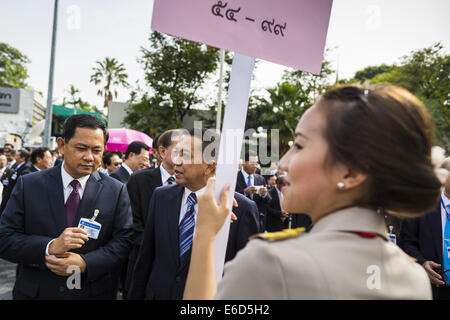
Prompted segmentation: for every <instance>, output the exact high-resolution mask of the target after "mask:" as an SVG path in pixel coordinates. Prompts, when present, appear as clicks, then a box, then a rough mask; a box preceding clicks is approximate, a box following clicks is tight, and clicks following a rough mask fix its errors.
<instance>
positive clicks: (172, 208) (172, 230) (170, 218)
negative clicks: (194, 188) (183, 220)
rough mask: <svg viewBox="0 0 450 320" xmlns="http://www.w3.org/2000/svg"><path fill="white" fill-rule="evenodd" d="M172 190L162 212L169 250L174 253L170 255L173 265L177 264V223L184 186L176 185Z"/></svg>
mask: <svg viewBox="0 0 450 320" xmlns="http://www.w3.org/2000/svg"><path fill="white" fill-rule="evenodd" d="M172 190H173V191H172ZM172 190H171V191H172V192H171V194H170V196H169V197H168V198H167V211H166V212H165V213H163V214H165V216H166V217H167V220H166V221H167V227H168V230H167V234H168V235H169V241H170V246H171V251H172V252H173V253H174V254H173V255H172V256H173V257H174V259H175V265H176V266H179V265H180V245H179V234H178V225H179V221H180V210H181V200H182V198H183V192H184V187H183V186H181V185H177V186H176V187H173V188H172Z"/></svg>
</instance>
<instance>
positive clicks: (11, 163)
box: [6, 160, 16, 169]
mask: <svg viewBox="0 0 450 320" xmlns="http://www.w3.org/2000/svg"><path fill="white" fill-rule="evenodd" d="M15 163H16V160H12V161H9V162H7V163H6V167H7V168H9V169H11V167H12V166H13V165H14V164H15Z"/></svg>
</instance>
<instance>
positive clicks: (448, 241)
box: [441, 199, 450, 285]
mask: <svg viewBox="0 0 450 320" xmlns="http://www.w3.org/2000/svg"><path fill="white" fill-rule="evenodd" d="M441 204H442V207H443V208H444V209H445V213H446V217H447V218H446V219H445V229H444V243H443V249H444V252H443V254H442V270H443V272H444V275H443V278H444V281H445V283H446V284H448V285H450V279H449V278H450V270H449V269H450V204H448V205H447V206H444V201H443V200H442V199H441Z"/></svg>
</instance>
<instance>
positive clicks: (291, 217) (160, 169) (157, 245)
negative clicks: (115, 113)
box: [0, 115, 450, 299]
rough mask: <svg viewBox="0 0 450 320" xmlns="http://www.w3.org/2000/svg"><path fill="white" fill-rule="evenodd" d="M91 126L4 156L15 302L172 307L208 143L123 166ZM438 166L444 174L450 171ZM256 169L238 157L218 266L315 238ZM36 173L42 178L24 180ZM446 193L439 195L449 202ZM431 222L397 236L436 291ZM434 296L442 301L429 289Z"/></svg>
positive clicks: (184, 269) (181, 140)
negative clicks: (251, 249)
mask: <svg viewBox="0 0 450 320" xmlns="http://www.w3.org/2000/svg"><path fill="white" fill-rule="evenodd" d="M89 117H90V116H86V115H80V116H73V117H71V118H72V119H71V118H69V120H68V121H67V122H66V124H65V125H64V129H63V131H64V132H63V137H62V138H59V139H58V147H59V148H58V149H59V150H58V151H59V152H51V150H49V149H47V148H44V147H40V148H35V149H33V150H27V149H20V150H17V151H16V150H14V148H13V146H12V145H11V144H5V146H4V147H3V150H1V153H0V154H1V155H0V173H1V186H2V187H3V191H2V202H1V209H0V258H3V259H6V260H9V261H12V262H15V263H17V264H18V269H17V276H16V285H15V287H14V292H13V297H14V298H15V299H115V298H116V297H117V294H118V292H120V293H121V296H122V299H181V298H182V296H183V290H184V286H185V283H186V278H187V273H188V269H189V268H188V266H189V261H190V249H191V245H192V239H193V234H194V231H195V219H196V213H197V210H198V206H197V200H196V199H197V196H198V195H199V194H201V193H202V192H203V191H204V189H205V186H206V183H207V180H208V179H209V178H210V177H213V176H214V175H215V169H216V163H215V161H209V160H207V159H203V158H202V161H200V162H199V163H196V162H193V161H186V159H191V160H192V157H193V156H194V153H195V152H194V151H195V150H197V151H200V152H202V154H203V152H204V151H205V150H206V149H207V148H208V146H209V145H210V144H211V143H213V142H214V140H212V141H209V142H205V141H203V140H202V139H201V137H200V138H199V137H197V136H196V135H195V134H194V130H187V131H186V130H184V134H181V131H180V130H168V131H165V132H163V133H162V134H160V135H158V136H157V137H155V139H154V141H153V145H152V154H151V155H150V154H149V150H150V146H147V145H146V144H144V143H142V142H139V141H135V142H132V143H131V144H130V145H129V146H128V148H127V150H126V152H125V153H124V154H123V155H122V154H121V153H118V152H105V153H103V152H102V147H103V146H104V145H105V144H106V141H107V133H106V129H105V128H104V125H103V124H102V123H101V122H99V121H98V120H95V119H94V117H92V118H89ZM186 132H188V134H187V133H186ZM205 132H206V131H205V130H204V131H203V134H204V133H205ZM202 136H203V135H202ZM150 157H153V159H152V160H151V159H150ZM443 166H446V167H447V166H448V167H449V168H448V169H449V170H450V161H448V163H446V164H444V165H443ZM258 170H259V167H258V156H257V155H256V154H254V153H252V152H246V153H245V157H244V159H243V161H242V165H241V167H240V168H239V171H238V172H237V182H236V188H235V191H236V192H235V200H236V202H237V206H234V207H233V209H232V210H233V213H234V217H233V219H232V220H233V221H232V223H231V225H230V232H229V238H228V243H227V248H226V257H225V262H227V261H230V260H232V259H233V258H234V257H235V256H236V254H237V252H238V251H239V250H241V249H242V248H243V247H244V246H245V245H246V243H247V241H248V239H249V237H250V236H252V235H253V234H256V233H260V232H266V231H268V232H276V231H280V230H282V229H286V228H297V227H305V228H306V229H307V230H309V229H310V228H311V227H312V225H311V220H310V219H309V217H308V216H307V215H305V214H291V213H288V212H286V211H284V210H283V209H282V208H281V200H282V197H283V195H282V192H281V190H282V189H283V186H285V184H286V182H285V178H284V177H285V173H284V172H281V171H279V170H278V171H276V172H272V174H269V175H266V176H262V175H260V174H259V173H258ZM38 171H44V172H42V173H41V174H31V173H33V172H38ZM111 178H113V179H111ZM449 180H450V179H449ZM448 184H449V183H447V185H446V188H448V190H447V189H446V190H447V191H446V193H443V194H446V195H448V194H450V186H449V185H448ZM0 188H1V187H0ZM447 200H448V199H447ZM436 212H437V213H436V214H435V215H436V217H435V219H434V218H433V219H434V220H433V221H431V218H432V217H433V216H432V215H427V216H424V217H423V218H421V219H422V220H420V219H416V220H414V221H409V222H407V223H406V224H405V223H404V227H403V228H400V227H399V228H398V229H399V230H398V233H397V235H398V237H399V238H400V239H401V240H402V247H403V248H404V250H405V251H406V252H407V253H408V254H410V255H411V256H413V257H415V258H416V259H418V262H419V263H420V264H422V265H423V266H424V268H425V269H426V270H427V272H428V274H429V275H430V279H431V281H432V283H433V284H434V285H438V286H441V288H442V287H444V286H445V284H443V283H442V281H440V279H439V278H438V277H439V274H437V273H436V272H434V270H436V269H439V268H440V264H441V263H442V242H441V241H439V239H440V238H442V233H439V232H441V230H440V228H439V226H441V224H440V223H441V220H440V217H441V215H440V213H441V209H440V207H437V209H436ZM82 222H83V223H84V224H81V223H82ZM400 229H401V230H402V231H401V232H400ZM430 231H431V232H434V234H435V235H436V239H433V241H429V239H428V238H427V237H429V232H430ZM439 235H440V237H439ZM400 239H399V240H400ZM434 240H436V241H434ZM439 244H440V245H441V247H440V248H439ZM439 250H440V253H441V254H440V255H439V254H437V252H439ZM432 263H434V264H432ZM72 266H75V267H76V268H78V269H77V270H79V272H80V273H81V279H80V286H78V287H76V288H75V289H74V288H72V287H70V286H69V287H68V284H67V279H68V277H69V276H71V275H72V274H73V271H74V269H70V268H69V267H72ZM69 269H70V270H69ZM432 272H433V273H432ZM434 291H435V297H439V292H438V287H436V286H435V287H434ZM443 297H444V295H443V294H441V296H440V298H443Z"/></svg>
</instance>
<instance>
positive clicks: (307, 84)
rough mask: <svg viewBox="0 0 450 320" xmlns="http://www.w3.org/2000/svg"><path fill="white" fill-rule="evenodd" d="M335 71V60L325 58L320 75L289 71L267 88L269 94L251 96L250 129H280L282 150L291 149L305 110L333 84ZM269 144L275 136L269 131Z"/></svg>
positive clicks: (248, 125) (248, 127)
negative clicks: (280, 79)
mask: <svg viewBox="0 0 450 320" xmlns="http://www.w3.org/2000/svg"><path fill="white" fill-rule="evenodd" d="M333 73H334V70H333V69H332V68H331V63H330V61H328V60H324V62H323V64H322V70H321V73H320V74H319V75H313V74H311V73H308V72H304V71H300V70H291V71H286V72H285V74H284V75H283V82H281V83H278V84H277V85H276V86H275V87H274V88H269V89H266V95H265V96H252V97H251V98H250V103H249V109H248V115H247V123H246V129H250V128H253V129H255V128H258V127H259V126H262V127H263V128H265V129H279V130H280V131H279V148H280V150H279V152H280V154H283V153H284V152H286V151H287V149H289V145H288V143H289V141H291V140H293V137H294V132H295V127H296V126H297V123H298V120H299V119H300V117H301V116H302V115H303V113H304V112H305V111H306V110H307V109H308V108H309V107H311V106H312V105H313V104H314V101H315V99H316V98H317V97H318V96H319V95H320V94H322V93H323V92H325V91H326V90H327V88H329V87H330V86H331V81H330V79H329V78H330V76H331V75H332V74H333ZM268 134H269V135H268V143H269V144H270V141H271V136H270V130H269V131H268Z"/></svg>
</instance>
